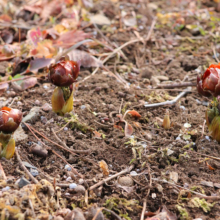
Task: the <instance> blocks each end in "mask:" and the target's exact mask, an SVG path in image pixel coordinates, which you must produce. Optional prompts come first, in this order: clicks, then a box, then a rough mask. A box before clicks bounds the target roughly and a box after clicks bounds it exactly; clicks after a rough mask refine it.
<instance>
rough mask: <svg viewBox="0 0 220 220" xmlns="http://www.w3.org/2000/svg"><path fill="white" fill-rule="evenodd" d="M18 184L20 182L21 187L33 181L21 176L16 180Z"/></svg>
mask: <svg viewBox="0 0 220 220" xmlns="http://www.w3.org/2000/svg"><path fill="white" fill-rule="evenodd" d="M16 184H18V186H19V188H22V187H24V186H26V185H28V184H31V183H30V182H29V181H28V180H27V179H26V178H24V177H21V178H20V179H19V180H17V181H16Z"/></svg>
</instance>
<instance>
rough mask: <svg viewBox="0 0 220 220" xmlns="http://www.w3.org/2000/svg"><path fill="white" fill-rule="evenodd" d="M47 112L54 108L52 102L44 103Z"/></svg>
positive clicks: (43, 107) (43, 106)
mask: <svg viewBox="0 0 220 220" xmlns="http://www.w3.org/2000/svg"><path fill="white" fill-rule="evenodd" d="M41 108H42V109H43V110H44V111H45V112H49V111H50V110H52V107H51V105H50V104H48V103H44V104H43V105H42V107H41Z"/></svg>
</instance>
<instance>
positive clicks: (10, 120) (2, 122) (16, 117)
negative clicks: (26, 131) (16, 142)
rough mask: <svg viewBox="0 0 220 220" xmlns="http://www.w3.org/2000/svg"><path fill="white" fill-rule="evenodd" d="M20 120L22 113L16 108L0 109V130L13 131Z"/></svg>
mask: <svg viewBox="0 0 220 220" xmlns="http://www.w3.org/2000/svg"><path fill="white" fill-rule="evenodd" d="M21 120H22V113H21V111H20V110H18V109H11V108H8V107H3V108H1V110H0V131H1V132H4V133H13V132H14V131H15V130H16V129H17V128H18V126H19V125H20V123H21Z"/></svg>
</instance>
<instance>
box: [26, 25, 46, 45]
mask: <svg viewBox="0 0 220 220" xmlns="http://www.w3.org/2000/svg"><path fill="white" fill-rule="evenodd" d="M27 39H28V40H29V41H31V42H32V44H33V45H34V46H37V43H38V42H41V41H42V40H43V37H42V33H41V31H40V28H39V27H38V28H37V29H35V28H34V29H31V30H29V31H28V33H27Z"/></svg>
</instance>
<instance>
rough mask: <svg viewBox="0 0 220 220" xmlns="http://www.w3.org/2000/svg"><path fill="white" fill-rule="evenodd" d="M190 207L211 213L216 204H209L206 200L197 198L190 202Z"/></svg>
mask: <svg viewBox="0 0 220 220" xmlns="http://www.w3.org/2000/svg"><path fill="white" fill-rule="evenodd" d="M188 205H189V206H190V207H191V208H194V207H197V208H202V210H203V211H204V212H205V213H207V212H210V211H211V208H212V207H213V206H214V205H215V203H208V202H207V201H206V200H205V199H200V198H198V197H195V198H193V199H191V200H190V201H189V203H188Z"/></svg>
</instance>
